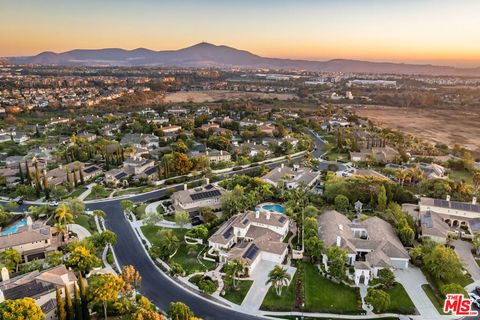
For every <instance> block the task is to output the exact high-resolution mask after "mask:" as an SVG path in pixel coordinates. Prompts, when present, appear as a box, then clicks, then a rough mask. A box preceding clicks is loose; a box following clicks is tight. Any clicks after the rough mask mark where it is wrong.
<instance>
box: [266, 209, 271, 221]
mask: <svg viewBox="0 0 480 320" xmlns="http://www.w3.org/2000/svg"><path fill="white" fill-rule="evenodd" d="M270 214H271V213H270V211H267V212H266V216H267V220H270Z"/></svg>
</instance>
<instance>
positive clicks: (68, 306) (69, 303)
mask: <svg viewBox="0 0 480 320" xmlns="http://www.w3.org/2000/svg"><path fill="white" fill-rule="evenodd" d="M65 310H66V311H67V320H75V315H74V313H73V312H74V311H73V304H72V297H71V296H70V292H69V290H68V287H67V286H65Z"/></svg>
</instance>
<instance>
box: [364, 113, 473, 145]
mask: <svg viewBox="0 0 480 320" xmlns="http://www.w3.org/2000/svg"><path fill="white" fill-rule="evenodd" d="M355 112H356V113H357V115H359V116H362V117H367V118H369V119H370V120H372V121H373V122H374V123H376V124H378V125H380V126H382V127H385V128H392V129H395V130H401V131H403V132H407V133H411V134H413V135H415V136H418V137H420V138H423V139H426V140H429V141H432V142H434V143H445V144H447V145H449V146H453V145H454V144H456V143H458V144H460V145H463V146H464V147H466V148H468V149H470V150H472V151H475V153H476V154H478V153H480V139H479V138H478V137H480V126H479V125H478V124H479V123H480V110H475V109H468V110H467V109H454V110H448V109H431V108H428V109H421V108H400V107H384V106H367V107H364V108H359V109H356V110H355Z"/></svg>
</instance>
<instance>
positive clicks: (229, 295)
mask: <svg viewBox="0 0 480 320" xmlns="http://www.w3.org/2000/svg"><path fill="white" fill-rule="evenodd" d="M223 281H224V284H225V287H224V288H225V295H224V296H223V297H224V298H225V299H227V300H228V301H231V302H233V303H236V304H242V302H243V299H245V296H246V295H247V293H248V290H250V287H251V286H252V284H253V281H252V280H241V281H238V282H237V288H233V286H232V281H231V280H225V278H224V279H223Z"/></svg>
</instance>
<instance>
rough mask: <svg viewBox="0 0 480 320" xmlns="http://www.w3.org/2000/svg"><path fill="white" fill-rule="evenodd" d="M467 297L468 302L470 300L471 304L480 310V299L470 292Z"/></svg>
mask: <svg viewBox="0 0 480 320" xmlns="http://www.w3.org/2000/svg"><path fill="white" fill-rule="evenodd" d="M468 297H469V298H470V300H472V303H473V304H474V305H475V306H476V307H477V308H480V297H479V296H477V295H476V294H475V293H473V292H470V293H469V294H468Z"/></svg>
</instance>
